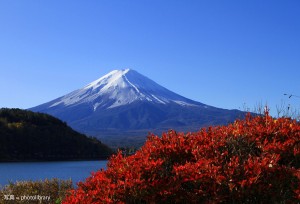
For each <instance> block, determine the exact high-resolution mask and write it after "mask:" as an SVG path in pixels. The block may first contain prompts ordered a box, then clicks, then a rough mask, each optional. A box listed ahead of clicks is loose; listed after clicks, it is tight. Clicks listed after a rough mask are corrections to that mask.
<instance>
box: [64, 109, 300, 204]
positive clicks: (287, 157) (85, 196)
mask: <svg viewBox="0 0 300 204" xmlns="http://www.w3.org/2000/svg"><path fill="white" fill-rule="evenodd" d="M299 167H300V124H299V123H298V122H297V121H295V120H292V119H290V118H278V119H274V118H272V117H271V116H269V115H268V113H267V112H266V113H265V115H264V116H256V117H252V116H250V115H248V116H247V117H246V118H245V119H243V120H237V121H235V122H234V123H233V124H229V125H227V126H217V127H209V128H203V129H201V130H200V131H199V132H195V133H187V134H184V133H176V132H175V131H169V132H168V133H164V134H163V135H162V137H161V138H160V137H158V136H155V135H150V136H149V137H148V140H147V142H146V143H145V145H144V146H143V147H142V148H141V149H140V150H139V151H137V152H136V154H135V155H132V156H128V157H125V156H123V155H122V154H121V152H119V153H118V154H117V155H115V156H113V157H112V158H111V159H110V160H109V162H108V168H107V170H105V171H99V172H96V173H94V174H92V176H90V177H89V178H88V179H87V180H86V181H85V182H83V183H79V184H78V188H77V189H76V190H73V191H72V192H70V194H69V196H67V197H66V199H65V201H64V203H186V202H188V203H274V202H284V203H285V202H287V203H290V202H292V203H294V202H299V199H300V180H299V179H300V169H299Z"/></svg>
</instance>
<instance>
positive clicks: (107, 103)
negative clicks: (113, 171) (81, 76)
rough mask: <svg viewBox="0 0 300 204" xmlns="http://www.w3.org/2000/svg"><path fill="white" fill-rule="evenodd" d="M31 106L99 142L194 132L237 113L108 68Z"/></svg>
mask: <svg viewBox="0 0 300 204" xmlns="http://www.w3.org/2000/svg"><path fill="white" fill-rule="evenodd" d="M31 110H32V111H37V112H44V113H49V114H51V115H54V116H56V117H58V118H60V119H62V120H64V121H66V122H68V124H69V125H71V126H72V127H73V128H75V129H76V130H78V131H81V132H84V133H88V134H91V135H94V136H98V137H100V138H101V139H102V140H103V141H107V140H109V139H111V138H112V137H114V136H116V137H115V138H114V140H118V137H119V138H121V137H120V135H119V134H120V133H122V134H124V136H123V137H127V136H132V135H135V136H134V138H135V139H136V134H141V136H140V137H141V138H145V134H147V132H149V131H150V132H153V131H154V132H155V131H158V132H159V133H160V131H165V130H168V129H176V130H182V131H194V130H197V129H199V128H200V127H203V126H206V125H213V124H225V123H228V122H231V121H233V120H234V119H236V118H237V117H239V116H241V115H242V114H243V113H242V112H240V111H237V110H226V109H220V108H215V107H212V106H208V105H205V104H203V103H200V102H196V101H193V100H190V99H187V98H185V97H183V96H180V95H178V94H176V93H174V92H172V91H170V90H168V89H166V88H164V87H162V86H160V85H159V84H157V83H155V82H154V81H152V80H151V79H149V78H147V77H145V76H143V75H141V74H139V73H138V72H136V71H134V70H130V69H125V70H114V71H112V72H110V73H108V74H107V75H105V76H103V77H101V78H99V79H98V80H96V81H94V82H92V83H90V84H88V85H87V86H85V87H83V88H81V89H78V90H76V91H73V92H71V93H69V94H67V95H65V96H62V97H60V98H57V99H55V100H53V101H50V102H48V103H45V104H42V105H40V106H37V107H34V108H32V109H31ZM111 145H114V144H111Z"/></svg>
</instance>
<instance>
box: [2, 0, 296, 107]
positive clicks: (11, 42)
mask: <svg viewBox="0 0 300 204" xmlns="http://www.w3.org/2000/svg"><path fill="white" fill-rule="evenodd" d="M299 10H300V1H298V0H294V1H293V0H288V1H276V0H264V1H261V0H252V1H240V0H235V1H234V0H228V1H223V0H203V1H199V0H194V1H193V0H180V1H179V0H169V1H168V0H164V1H160V0H118V1H117V0H88V1H79V0H63V1H61V0H43V1H34V0H26V1H24V0H14V1H10V0H1V1H0V93H1V99H0V107H18V108H30V107H33V106H36V105H39V104H41V103H44V102H47V101H50V100H52V99H55V98H57V97H59V96H62V95H64V94H66V93H69V92H71V91H73V90H75V89H78V88H81V87H82V86H84V85H86V84H88V83H89V82H91V81H93V80H95V79H97V78H99V77H101V76H102V75H104V74H106V73H108V72H109V71H111V70H113V69H125V68H131V69H134V70H136V71H138V72H140V73H141V74H143V75H145V76H147V77H149V78H151V79H152V80H154V81H156V82H157V83H159V84H161V85H163V86H165V87H166V88H168V89H170V90H172V91H174V92H176V93H179V94H181V95H183V96H185V97H187V98H190V99H193V100H196V101H200V102H202V103H206V104H209V105H213V106H216V107H221V108H227V109H243V107H248V108H251V109H252V108H254V107H255V106H256V105H257V104H259V103H262V104H265V103H268V105H269V106H270V107H271V109H272V111H273V112H274V111H275V108H276V105H281V104H282V103H284V104H286V105H288V104H291V106H292V107H294V108H297V109H299V108H300V98H297V97H291V98H290V99H289V98H288V97H287V96H284V95H283V94H284V93H288V94H294V95H300V89H299V88H300V80H299V77H300V37H299V36H300V12H299Z"/></svg>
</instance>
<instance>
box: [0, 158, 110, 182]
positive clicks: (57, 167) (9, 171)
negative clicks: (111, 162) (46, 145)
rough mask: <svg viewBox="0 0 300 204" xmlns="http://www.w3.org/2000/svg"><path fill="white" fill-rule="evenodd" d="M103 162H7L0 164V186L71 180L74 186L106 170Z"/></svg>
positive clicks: (105, 161)
mask: <svg viewBox="0 0 300 204" xmlns="http://www.w3.org/2000/svg"><path fill="white" fill-rule="evenodd" d="M106 164H107V160H104V161H63V162H9V163H6V162H5V163H0V185H1V186H4V185H6V184H8V183H9V181H12V182H15V181H24V180H33V181H36V180H44V179H46V178H48V179H51V178H59V179H70V178H71V179H72V181H73V184H74V186H75V185H76V183H77V182H79V181H84V180H85V179H86V178H87V177H89V175H90V173H91V172H95V171H97V170H100V169H106Z"/></svg>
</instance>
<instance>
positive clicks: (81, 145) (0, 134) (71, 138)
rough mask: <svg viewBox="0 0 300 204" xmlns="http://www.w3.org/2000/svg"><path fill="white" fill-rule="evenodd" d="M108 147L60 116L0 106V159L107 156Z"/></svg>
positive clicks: (32, 159) (78, 158)
mask: <svg viewBox="0 0 300 204" xmlns="http://www.w3.org/2000/svg"><path fill="white" fill-rule="evenodd" d="M111 154H112V150H111V149H110V148H109V147H107V146H106V145H104V144H102V143H101V142H100V141H99V140H97V139H95V138H89V137H87V136H85V135H83V134H80V133H78V132H76V131H74V130H73V129H72V128H70V127H68V126H67V124H66V123H64V122H62V121H61V120H59V119H57V118H55V117H53V116H50V115H47V114H42V113H34V112H31V111H26V110H21V109H7V108H3V109H0V161H43V160H90V159H107V158H108V157H109V156H110V155H111Z"/></svg>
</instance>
